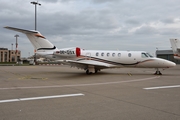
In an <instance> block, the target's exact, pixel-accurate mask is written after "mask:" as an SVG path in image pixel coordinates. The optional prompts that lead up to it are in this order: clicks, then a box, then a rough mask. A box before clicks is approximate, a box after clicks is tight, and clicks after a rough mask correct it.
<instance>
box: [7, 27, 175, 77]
mask: <svg viewBox="0 0 180 120" xmlns="http://www.w3.org/2000/svg"><path fill="white" fill-rule="evenodd" d="M4 28H6V29H10V30H14V31H18V32H21V33H24V34H25V35H26V36H27V37H28V39H29V40H30V42H31V43H32V45H33V46H34V49H35V50H36V54H39V55H41V56H43V57H45V58H48V59H51V60H55V61H58V62H60V63H63V64H66V65H70V66H71V67H77V68H80V69H83V70H85V72H86V74H92V73H97V72H99V71H100V70H102V69H107V68H126V67H128V68H155V69H156V72H155V73H154V74H155V75H162V73H161V72H160V70H159V69H163V70H164V69H166V68H171V67H174V66H176V64H175V63H174V62H171V61H168V60H165V59H161V58H156V57H153V56H151V55H150V54H149V53H147V52H145V51H109V50H85V49H81V48H79V47H71V48H63V49H58V48H57V47H56V46H55V45H53V44H52V43H51V42H50V41H49V40H47V39H46V38H45V37H44V36H43V35H42V34H41V33H40V32H39V31H35V30H25V29H20V28H14V27H8V26H6V27H4Z"/></svg>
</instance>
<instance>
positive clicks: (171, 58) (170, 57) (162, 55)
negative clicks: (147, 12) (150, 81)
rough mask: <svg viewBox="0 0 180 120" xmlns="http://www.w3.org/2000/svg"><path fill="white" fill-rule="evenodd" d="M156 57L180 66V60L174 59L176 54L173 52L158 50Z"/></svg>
mask: <svg viewBox="0 0 180 120" xmlns="http://www.w3.org/2000/svg"><path fill="white" fill-rule="evenodd" d="M156 56H157V57H158V58H163V59H166V60H169V61H172V62H175V63H176V64H180V60H177V59H174V54H173V51H172V50H157V51H156Z"/></svg>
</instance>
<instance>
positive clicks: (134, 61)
mask: <svg viewBox="0 0 180 120" xmlns="http://www.w3.org/2000/svg"><path fill="white" fill-rule="evenodd" d="M73 50H74V52H73ZM59 51H60V52H59ZM59 51H54V52H53V53H49V54H47V53H44V56H45V57H48V58H49V59H53V60H58V61H62V62H63V61H66V60H67V61H68V60H74V61H81V62H88V61H89V62H90V63H91V62H95V63H97V64H98V63H99V64H103V65H106V66H108V67H112V68H120V67H137V68H169V67H174V66H175V65H176V64H175V63H173V62H171V61H168V60H164V59H160V58H155V57H152V56H151V55H149V54H148V53H146V52H144V51H107V50H104V51H103V50H84V49H80V54H79V55H78V56H77V55H76V49H71V50H69V49H68V50H67V49H60V50H59ZM62 51H63V52H62ZM37 53H39V54H40V55H43V52H40V51H39V52H37Z"/></svg>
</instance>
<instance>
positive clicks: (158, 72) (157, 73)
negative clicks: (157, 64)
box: [154, 68, 162, 75]
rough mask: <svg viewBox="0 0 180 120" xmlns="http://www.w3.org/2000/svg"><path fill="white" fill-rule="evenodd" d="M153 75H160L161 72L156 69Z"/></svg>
mask: <svg viewBox="0 0 180 120" xmlns="http://www.w3.org/2000/svg"><path fill="white" fill-rule="evenodd" d="M154 75H162V73H161V71H159V69H158V68H157V69H156V72H155V73H154Z"/></svg>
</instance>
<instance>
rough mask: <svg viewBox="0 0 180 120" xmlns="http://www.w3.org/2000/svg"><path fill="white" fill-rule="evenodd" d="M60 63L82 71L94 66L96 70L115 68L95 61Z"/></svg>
mask: <svg viewBox="0 0 180 120" xmlns="http://www.w3.org/2000/svg"><path fill="white" fill-rule="evenodd" d="M59 62H61V63H63V64H65V65H70V66H72V67H77V68H81V69H87V68H88V66H94V68H96V69H105V68H110V67H113V66H112V65H110V64H107V63H102V62H98V61H93V60H81V61H75V60H65V61H59Z"/></svg>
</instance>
